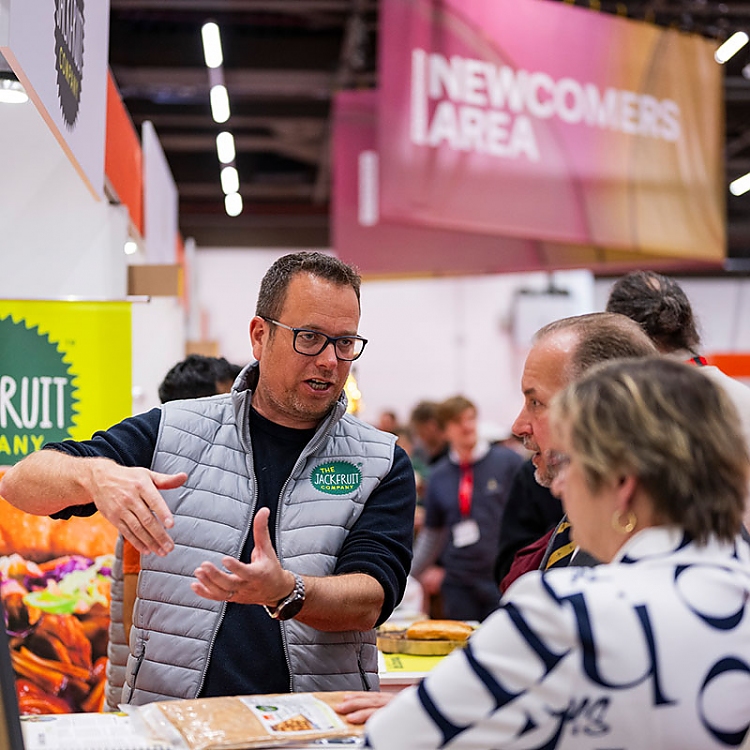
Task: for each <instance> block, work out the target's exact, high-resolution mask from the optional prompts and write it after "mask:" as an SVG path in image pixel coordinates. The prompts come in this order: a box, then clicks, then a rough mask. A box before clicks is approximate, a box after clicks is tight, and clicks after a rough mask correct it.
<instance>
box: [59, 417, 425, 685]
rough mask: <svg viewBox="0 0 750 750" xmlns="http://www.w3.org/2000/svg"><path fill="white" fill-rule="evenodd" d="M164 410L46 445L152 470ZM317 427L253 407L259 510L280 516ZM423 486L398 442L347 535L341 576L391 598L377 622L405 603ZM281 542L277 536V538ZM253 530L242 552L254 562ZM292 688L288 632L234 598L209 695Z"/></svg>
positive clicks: (85, 510) (88, 510)
mask: <svg viewBox="0 0 750 750" xmlns="http://www.w3.org/2000/svg"><path fill="white" fill-rule="evenodd" d="M160 419H161V409H159V408H155V409H152V410H151V411H149V412H146V413H144V414H140V415H137V416H134V417H130V418H128V419H125V420H123V421H122V422H120V423H119V424H117V425H114V426H113V427H111V428H110V429H108V430H105V431H101V432H97V433H96V434H95V435H94V436H93V437H92V438H91V439H90V440H85V441H81V442H75V441H68V440H66V441H64V442H61V443H50V444H48V445H45V446H44V447H45V448H50V449H55V450H59V451H63V452H65V453H68V454H71V455H75V456H86V457H101V458H109V459H111V460H113V461H115V462H117V463H118V464H121V465H124V466H141V467H145V468H150V467H151V464H152V460H153V456H154V451H155V448H156V442H157V437H158V431H159V422H160ZM314 433H315V430H314V429H310V430H298V429H292V428H288V427H282V426H281V425H278V424H275V423H274V422H271V421H269V420H267V419H265V418H264V417H262V416H261V415H260V414H258V412H256V411H255V410H251V419H250V436H251V441H252V443H253V461H254V469H255V475H256V479H257V483H258V487H257V490H258V500H257V503H256V510H257V509H258V508H261V507H268V508H269V509H270V511H271V518H270V519H269V528H273V527H274V517H275V514H276V508H277V504H278V497H279V494H280V492H281V487H282V485H283V484H284V482H285V481H286V479H287V477H288V476H289V474H290V473H291V471H292V468H293V466H294V464H295V462H296V460H297V458H298V457H299V455H300V453H301V452H302V450H303V449H304V447H305V446H306V445H307V443H308V442H309V441H310V439H311V438H312V436H313V435H314ZM415 499H416V490H415V487H414V472H413V469H412V466H411V461H410V460H409V457H408V456H407V455H406V453H405V452H404V451H403V449H401V448H400V447H399V446H396V449H395V454H394V462H393V466H392V468H391V471H390V472H389V473H388V475H387V476H386V477H385V478H384V479H383V481H382V482H381V483H380V485H379V486H378V487H377V488H376V490H375V491H374V492H373V493H372V494H371V495H370V497H369V498H368V500H367V504H366V507H365V510H364V511H363V513H362V514H361V515H360V517H359V519H358V520H357V522H356V523H355V524H354V526H353V527H352V529H351V531H350V532H349V534H348V535H347V537H346V540H345V541H344V544H343V546H342V549H341V553H340V555H339V558H338V561H337V564H336V567H335V570H334V575H341V574H345V573H365V574H368V575H370V576H372V577H373V578H375V579H376V580H377V581H378V582H379V583H380V584H381V586H382V587H383V592H384V603H383V607H382V609H381V614H380V618H379V620H378V622H379V623H380V622H382V621H384V620H385V619H387V618H388V617H389V616H390V613H391V612H392V611H393V609H394V608H395V606H396V604H398V602H399V601H400V600H401V597H402V596H403V593H404V590H405V587H406V577H407V574H408V571H409V565H410V563H411V541H412V538H413V522H414V503H415ZM94 512H96V507H95V506H94V505H93V504H89V505H77V506H71V507H69V508H67V509H65V510H63V511H61V512H59V513H57V514H55V517H58V518H69V517H71V516H73V515H91V514H92V513H94ZM272 541H274V542H275V540H272ZM252 550H253V537H252V534H249V535H248V539H247V542H246V544H245V547H244V549H243V550H242V554H241V558H240V559H241V560H242V561H243V562H249V560H250V555H251V553H252ZM288 690H289V670H288V667H287V664H286V659H285V658H284V652H283V645H282V640H281V631H280V627H279V624H278V622H277V621H275V620H272V619H271V618H270V617H268V615H267V614H266V612H265V611H264V610H263V608H262V607H260V606H257V605H241V604H233V603H229V604H228V605H227V610H226V614H225V617H224V619H223V621H222V624H221V627H220V629H219V633H218V635H217V639H216V641H215V644H214V648H213V651H212V655H211V661H210V663H209V666H208V671H207V674H206V680H205V682H204V686H203V689H202V691H201V695H202V696H212V695H248V694H254V693H255V694H257V693H274V692H285V691H288Z"/></svg>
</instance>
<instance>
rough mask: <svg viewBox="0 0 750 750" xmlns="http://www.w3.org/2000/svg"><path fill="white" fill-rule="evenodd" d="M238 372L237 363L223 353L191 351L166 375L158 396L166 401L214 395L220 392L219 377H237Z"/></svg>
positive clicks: (228, 378)
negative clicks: (217, 355) (191, 352)
mask: <svg viewBox="0 0 750 750" xmlns="http://www.w3.org/2000/svg"><path fill="white" fill-rule="evenodd" d="M239 369H241V368H239ZM237 373H238V367H237V365H232V364H230V363H229V362H228V361H227V360H226V359H224V357H206V356H204V355H202V354H189V355H188V356H187V357H185V359H183V360H182V361H181V362H178V363H177V364H176V365H175V366H174V367H172V369H171V370H170V371H169V372H168V373H167V374H166V375H165V376H164V380H162V382H161V385H160V386H159V400H160V401H161V402H162V403H163V404H165V403H166V402H167V401H177V400H178V399H183V398H201V397H202V396H215V395H216V394H217V393H218V392H219V390H218V386H217V383H218V381H225V380H230V379H231V380H232V381H234V378H236V377H237Z"/></svg>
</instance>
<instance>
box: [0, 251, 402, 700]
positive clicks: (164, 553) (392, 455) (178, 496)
mask: <svg viewBox="0 0 750 750" xmlns="http://www.w3.org/2000/svg"><path fill="white" fill-rule="evenodd" d="M359 288H360V278H359V276H358V275H357V273H356V272H355V271H354V270H353V269H352V268H351V267H349V266H347V265H346V264H344V263H342V262H340V261H339V260H337V259H335V258H332V257H330V256H327V255H323V254H320V253H294V254H291V255H286V256H284V257H282V258H280V259H279V260H278V261H276V263H274V264H273V266H272V267H271V268H270V269H269V271H268V272H267V273H266V275H265V277H264V278H263V280H262V282H261V287H260V293H259V296H258V302H257V307H256V315H255V317H253V319H252V320H251V321H250V341H251V345H252V350H253V354H254V356H255V358H256V360H257V361H256V362H254V363H252V364H251V365H248V366H247V367H246V368H245V369H244V370H243V371H242V373H241V374H240V376H239V377H238V379H237V381H236V383H235V385H234V387H233V390H232V393H231V394H229V395H220V396H212V397H208V398H203V399H194V400H189V401H174V402H170V403H167V404H164V405H163V406H162V407H160V408H158V409H154V410H152V411H151V412H149V413H147V414H145V415H139V416H137V417H132V418H130V419H128V420H125V421H124V422H122V423H120V424H119V425H116V426H114V427H112V428H110V429H109V430H107V431H105V432H100V433H97V434H96V435H95V436H94V437H93V438H92V439H91V440H89V441H84V442H80V443H74V442H72V441H66V442H64V443H57V444H53V445H49V446H46V447H47V448H50V450H43V451H39V452H38V453H36V454H32V455H30V456H29V457H27V458H26V459H24V460H23V461H21V462H20V463H19V464H17V465H16V466H15V467H13V468H12V469H11V470H10V471H9V472H8V473H7V474H6V476H5V477H4V479H3V482H2V485H1V486H0V493H2V495H3V496H4V497H5V498H6V499H7V500H8V501H9V502H11V503H12V504H14V505H16V506H17V507H19V508H21V509H23V510H26V511H28V512H31V513H36V514H52V515H55V516H57V517H67V516H70V515H73V514H79V515H83V514H87V513H88V514H90V513H93V512H95V511H96V510H99V511H100V512H101V513H102V514H103V515H104V516H105V517H106V518H107V519H108V520H110V521H111V522H112V523H113V524H114V525H116V526H117V528H118V529H119V531H120V533H121V535H122V536H123V537H124V538H125V539H127V540H128V541H130V542H131V543H132V544H133V545H134V546H135V547H136V548H137V549H138V550H139V551H140V552H141V573H140V577H139V582H138V599H137V601H136V605H135V610H134V615H133V629H132V631H131V636H130V654H129V657H128V663H127V670H126V678H125V679H126V684H125V686H124V688H123V690H122V701H124V702H126V703H127V702H130V703H135V704H142V703H147V702H149V701H153V700H162V699H166V698H195V697H198V696H200V697H208V696H214V695H231V694H252V693H274V692H286V691H290V690H292V691H311V690H350V689H356V690H363V689H364V690H373V689H377V688H378V678H377V648H376V643H375V634H374V631H373V628H374V626H375V625H377V624H379V623H380V622H383V621H384V620H385V619H387V618H388V616H389V615H390V613H391V611H392V610H393V608H394V607H395V605H396V604H397V603H398V601H399V600H400V599H401V597H402V595H403V593H404V589H405V586H406V577H407V573H408V569H409V564H410V561H411V540H412V534H413V519H414V505H415V487H414V473H413V471H412V468H411V464H410V462H409V459H408V456H407V455H406V453H405V452H404V451H403V450H402V449H401V448H399V447H397V446H396V445H395V436H394V435H391V434H389V433H384V432H381V431H379V430H377V429H375V428H374V427H372V426H371V425H367V424H365V423H364V422H361V421H360V420H358V419H356V418H355V417H353V416H352V415H349V414H346V397H345V396H344V394H343V387H344V383H345V381H346V378H347V376H348V374H349V369H350V367H351V363H352V361H353V360H355V359H357V357H359V356H360V355H361V354H362V351H363V350H364V347H365V345H366V343H367V342H366V340H365V339H363V338H362V337H360V336H359V335H358V334H357V328H358V325H359V318H360V305H359ZM113 692H115V691H113V690H111V691H110V698H109V702H110V704H111V703H112V702H113V700H112V693H113Z"/></svg>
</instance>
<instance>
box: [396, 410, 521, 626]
mask: <svg viewBox="0 0 750 750" xmlns="http://www.w3.org/2000/svg"><path fill="white" fill-rule="evenodd" d="M438 419H439V420H440V422H441V424H442V425H443V426H444V428H445V433H446V436H447V438H448V442H449V444H450V451H449V453H448V455H447V456H446V457H445V458H443V459H442V460H441V461H439V462H438V463H437V464H435V467H434V469H433V471H432V474H431V475H430V479H429V481H428V484H427V491H426V495H425V525H424V528H423V529H422V531H421V532H420V534H419V535H418V536H417V541H416V545H415V549H414V562H413V564H412V569H411V575H412V576H413V577H415V578H417V580H419V577H420V575H421V574H422V573H423V572H424V571H425V570H426V569H427V568H428V567H429V566H430V565H432V564H433V563H435V562H436V561H437V560H438V559H439V560H440V561H441V564H442V565H443V566H444V568H445V578H444V579H443V583H442V587H441V594H442V603H443V616H444V617H446V618H447V619H451V620H477V621H480V622H481V621H482V620H484V618H485V617H487V615H489V614H490V613H491V612H493V611H494V610H495V608H496V607H497V604H498V600H499V597H500V593H499V591H498V588H497V584H496V583H495V580H494V574H493V567H494V563H495V555H496V552H497V545H498V537H499V534H500V526H501V522H502V515H503V511H504V509H505V503H506V500H507V497H508V489H509V488H510V484H511V481H512V480H513V477H514V476H515V473H516V471H518V469H519V468H520V466H521V465H522V464H523V458H521V456H519V455H518V454H517V453H515V452H514V451H512V450H511V449H510V448H505V447H503V446H498V445H490V444H489V443H488V442H487V441H486V440H480V439H479V434H478V431H477V409H476V406H475V405H474V404H473V403H472V402H471V401H469V399H467V398H465V397H464V396H454V397H453V398H449V399H448V400H447V401H445V402H443V403H442V404H440V406H439V408H438Z"/></svg>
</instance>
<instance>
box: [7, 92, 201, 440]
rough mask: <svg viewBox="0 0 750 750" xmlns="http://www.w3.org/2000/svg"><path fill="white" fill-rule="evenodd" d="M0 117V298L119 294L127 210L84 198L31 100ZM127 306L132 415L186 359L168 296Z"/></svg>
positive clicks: (178, 310)
mask: <svg viewBox="0 0 750 750" xmlns="http://www.w3.org/2000/svg"><path fill="white" fill-rule="evenodd" d="M0 115H1V116H0V144H3V145H2V146H0V153H1V154H2V169H1V170H0V226H2V227H3V232H2V238H0V259H2V263H3V273H2V274H0V298H3V299H52V300H59V299H67V298H76V299H83V300H121V299H125V298H126V296H127V273H128V258H127V256H126V255H125V253H124V252H123V246H124V244H125V241H126V240H127V239H128V223H129V220H128V215H127V210H126V209H125V208H124V207H123V206H120V205H112V204H110V203H108V202H107V201H106V200H101V201H97V200H95V199H94V198H93V197H92V195H91V193H90V191H89V190H88V189H87V188H86V186H85V185H84V183H83V181H82V180H81V178H80V176H79V174H78V173H77V172H76V170H75V169H74V167H73V166H72V164H71V162H70V161H69V159H68V158H67V156H66V155H65V154H64V153H63V151H62V149H61V148H60V146H59V144H58V143H57V141H56V140H55V138H54V136H53V135H52V133H51V132H50V130H49V128H48V126H47V125H46V123H45V122H44V121H43V120H42V118H41V116H40V115H39V113H38V112H37V110H36V109H35V108H34V105H33V104H32V103H31V102H27V103H26V104H24V105H16V106H4V107H3V108H2V112H0ZM8 176H12V179H7V177H8ZM3 177H5V178H6V179H3ZM131 260H133V259H131ZM134 260H136V261H137V260H140V261H141V262H142V259H139V258H137V257H136V258H134ZM132 311H133V316H132V320H133V410H134V411H136V412H137V411H142V410H143V409H146V408H150V407H151V406H154V405H156V404H157V403H158V397H157V388H158V385H159V383H160V382H161V379H162V378H163V377H164V374H165V373H166V372H167V370H168V369H169V368H170V367H171V366H172V365H173V364H174V363H175V362H177V361H178V360H180V359H182V358H183V357H184V356H185V339H186V335H185V315H184V310H183V309H182V306H181V304H180V303H179V301H178V300H177V299H176V298H151V299H145V298H144V299H140V298H138V299H135V300H134V302H133V306H132ZM118 366H119V365H118V363H117V362H113V363H112V367H118ZM106 426H107V425H102V427H106Z"/></svg>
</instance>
